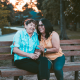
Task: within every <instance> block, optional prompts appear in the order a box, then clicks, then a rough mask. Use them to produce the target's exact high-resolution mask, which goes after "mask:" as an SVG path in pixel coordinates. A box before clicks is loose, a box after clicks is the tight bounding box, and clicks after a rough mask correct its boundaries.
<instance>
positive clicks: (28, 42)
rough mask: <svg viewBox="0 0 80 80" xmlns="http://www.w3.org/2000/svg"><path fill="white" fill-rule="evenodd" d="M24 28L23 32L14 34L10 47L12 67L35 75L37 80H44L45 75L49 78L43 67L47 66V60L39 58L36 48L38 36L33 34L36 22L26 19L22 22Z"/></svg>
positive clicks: (46, 69)
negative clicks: (12, 56) (12, 57)
mask: <svg viewBox="0 0 80 80" xmlns="http://www.w3.org/2000/svg"><path fill="white" fill-rule="evenodd" d="M24 27H25V30H22V31H18V32H17V33H16V34H15V36H14V38H13V44H12V45H11V54H12V52H14V65H15V66H16V67H17V68H20V69H23V70H26V71H29V72H33V73H37V74H38V80H43V79H46V75H47V76H49V72H48V67H47V68H44V67H43V66H45V65H46V66H48V65H47V64H48V63H47V62H48V60H47V58H45V57H41V56H40V54H41V53H40V51H39V48H38V47H37V46H38V45H39V41H38V35H37V33H36V32H34V31H35V27H36V21H35V20H33V19H27V20H25V21H24ZM37 50H38V51H37ZM43 60H44V61H43ZM41 73H44V74H43V75H42V74H41ZM45 74H46V75H45ZM46 80H47V79H46Z"/></svg>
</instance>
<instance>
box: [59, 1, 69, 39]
mask: <svg viewBox="0 0 80 80" xmlns="http://www.w3.org/2000/svg"><path fill="white" fill-rule="evenodd" d="M64 7H65V4H64V3H63V1H62V0H60V28H61V33H60V39H61V40H63V39H69V38H68V37H67V34H66V21H65V15H64Z"/></svg>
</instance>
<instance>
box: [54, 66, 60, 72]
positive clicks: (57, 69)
mask: <svg viewBox="0 0 80 80" xmlns="http://www.w3.org/2000/svg"><path fill="white" fill-rule="evenodd" d="M53 70H54V71H61V70H62V67H60V66H57V67H53Z"/></svg>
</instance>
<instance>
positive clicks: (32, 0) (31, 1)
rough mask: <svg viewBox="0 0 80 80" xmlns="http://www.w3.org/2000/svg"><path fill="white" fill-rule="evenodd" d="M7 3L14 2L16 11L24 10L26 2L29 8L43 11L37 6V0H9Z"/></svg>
mask: <svg viewBox="0 0 80 80" xmlns="http://www.w3.org/2000/svg"><path fill="white" fill-rule="evenodd" d="M2 1H3V0H2ZM7 1H8V2H7V5H8V4H12V5H13V7H14V10H15V11H24V10H25V9H26V8H25V7H24V6H25V5H26V4H27V5H28V8H32V9H33V10H34V11H36V12H41V11H40V10H38V8H37V6H36V5H37V0H7Z"/></svg>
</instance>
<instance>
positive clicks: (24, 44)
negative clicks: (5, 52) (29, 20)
mask: <svg viewBox="0 0 80 80" xmlns="http://www.w3.org/2000/svg"><path fill="white" fill-rule="evenodd" d="M14 42H15V45H13V44H12V45H11V46H10V47H11V54H12V52H13V48H14V47H18V48H19V49H20V50H22V51H24V52H26V53H29V54H31V53H34V51H35V49H39V47H38V45H39V40H38V34H37V33H36V32H34V33H33V34H32V36H31V37H30V36H29V35H28V33H27V32H26V30H22V31H18V32H17V33H16V34H15V36H14V38H13V43H14ZM24 58H29V57H23V56H19V55H17V54H16V53H14V61H15V60H19V59H24Z"/></svg>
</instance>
